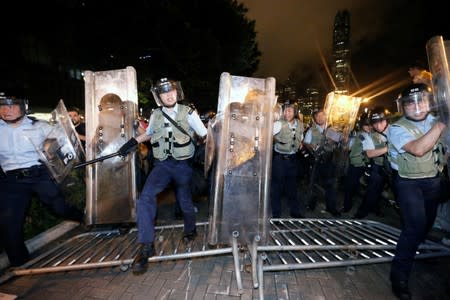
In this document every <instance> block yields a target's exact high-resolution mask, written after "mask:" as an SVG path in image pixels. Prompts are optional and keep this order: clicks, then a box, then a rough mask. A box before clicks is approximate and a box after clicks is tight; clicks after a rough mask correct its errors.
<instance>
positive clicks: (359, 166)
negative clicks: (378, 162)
mask: <svg viewBox="0 0 450 300" xmlns="http://www.w3.org/2000/svg"><path fill="white" fill-rule="evenodd" d="M371 142H372V140H371V138H370V136H369V133H368V132H366V131H364V130H360V131H358V133H357V134H356V137H355V138H354V141H353V143H352V144H351V147H350V153H349V161H350V163H349V166H348V170H347V178H346V182H345V191H344V207H343V209H342V211H343V212H349V211H350V210H351V209H352V206H353V196H354V195H355V194H356V192H357V191H358V188H359V185H360V182H359V181H360V178H361V176H362V175H363V174H364V171H365V169H366V167H367V164H368V163H369V159H368V157H367V155H366V154H365V151H366V150H367V149H369V148H370V145H371Z"/></svg>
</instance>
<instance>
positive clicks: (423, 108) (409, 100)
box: [396, 83, 433, 121]
mask: <svg viewBox="0 0 450 300" xmlns="http://www.w3.org/2000/svg"><path fill="white" fill-rule="evenodd" d="M432 96H433V94H432V92H431V88H430V87H429V86H428V85H426V84H423V83H415V84H412V85H409V86H408V87H407V88H406V89H404V90H403V91H402V92H401V94H400V96H399V98H398V99H397V100H396V101H397V109H398V111H399V112H400V113H402V114H403V115H404V116H405V117H406V118H408V119H411V120H413V121H421V120H423V119H425V117H426V116H427V115H428V113H429V111H430V102H431V101H432Z"/></svg>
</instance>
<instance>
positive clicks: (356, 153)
mask: <svg viewBox="0 0 450 300" xmlns="http://www.w3.org/2000/svg"><path fill="white" fill-rule="evenodd" d="M365 139H366V138H365V137H364V135H363V132H361V131H360V132H358V134H357V136H356V138H355V141H354V143H353V145H352V147H351V149H350V153H349V158H350V164H352V165H353V166H355V167H364V166H365V165H366V164H367V163H368V162H369V159H368V157H367V155H366V154H365V152H364V151H363V141H364V140H365Z"/></svg>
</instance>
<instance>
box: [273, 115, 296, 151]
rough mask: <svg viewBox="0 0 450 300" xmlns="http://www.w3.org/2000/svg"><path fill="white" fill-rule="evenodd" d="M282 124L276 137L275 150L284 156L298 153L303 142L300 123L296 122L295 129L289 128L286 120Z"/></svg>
mask: <svg viewBox="0 0 450 300" xmlns="http://www.w3.org/2000/svg"><path fill="white" fill-rule="evenodd" d="M280 122H281V129H280V132H278V133H277V134H276V135H275V136H274V141H275V144H274V149H275V151H277V152H279V153H282V154H290V153H295V152H297V151H298V149H299V147H300V143H301V142H302V129H301V128H300V127H301V126H299V125H300V123H299V122H296V126H295V127H294V128H290V127H289V123H288V122H287V121H285V120H282V121H280Z"/></svg>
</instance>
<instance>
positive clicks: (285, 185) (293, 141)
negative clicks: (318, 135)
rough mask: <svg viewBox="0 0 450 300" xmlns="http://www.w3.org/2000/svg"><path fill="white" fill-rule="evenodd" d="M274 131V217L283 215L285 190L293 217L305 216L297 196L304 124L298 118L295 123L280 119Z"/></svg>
mask: <svg viewBox="0 0 450 300" xmlns="http://www.w3.org/2000/svg"><path fill="white" fill-rule="evenodd" d="M273 133H274V146H273V150H274V151H273V160H272V179H271V181H272V182H271V200H272V202H271V203H272V216H273V217H274V218H279V217H281V196H282V195H283V190H284V191H285V192H286V196H287V199H288V203H289V209H290V216H291V217H293V218H300V217H303V214H302V208H301V207H300V199H298V197H297V176H298V170H299V160H298V154H297V151H298V150H299V148H300V145H301V142H302V139H303V126H302V124H301V123H300V122H299V121H298V120H297V119H294V124H290V123H289V122H287V121H285V120H280V121H276V122H275V123H274V128H273Z"/></svg>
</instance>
